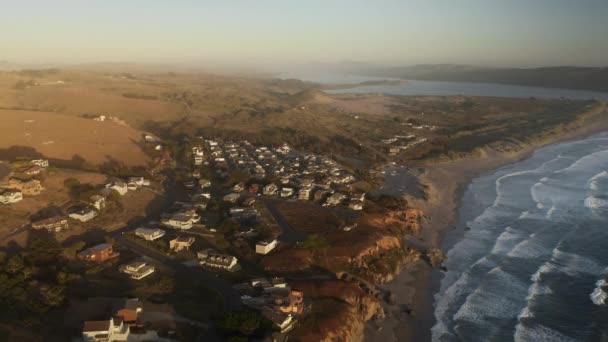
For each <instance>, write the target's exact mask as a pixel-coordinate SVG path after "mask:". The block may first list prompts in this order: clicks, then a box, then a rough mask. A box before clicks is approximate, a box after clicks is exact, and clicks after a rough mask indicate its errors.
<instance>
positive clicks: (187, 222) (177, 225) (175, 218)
mask: <svg viewBox="0 0 608 342" xmlns="http://www.w3.org/2000/svg"><path fill="white" fill-rule="evenodd" d="M161 223H162V224H163V225H165V226H167V227H170V228H174V229H191V228H192V224H193V223H194V222H193V220H192V217H191V216H190V215H186V214H183V213H178V214H175V215H172V216H171V217H170V218H168V219H165V220H162V221H161Z"/></svg>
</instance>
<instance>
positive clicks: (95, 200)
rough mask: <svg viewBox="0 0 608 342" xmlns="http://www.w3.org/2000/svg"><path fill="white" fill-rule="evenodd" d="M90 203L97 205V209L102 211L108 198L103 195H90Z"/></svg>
mask: <svg viewBox="0 0 608 342" xmlns="http://www.w3.org/2000/svg"><path fill="white" fill-rule="evenodd" d="M89 204H90V205H92V206H93V207H95V209H97V210H99V211H101V210H102V209H103V208H105V207H106V199H105V197H103V196H101V195H93V196H91V197H89Z"/></svg>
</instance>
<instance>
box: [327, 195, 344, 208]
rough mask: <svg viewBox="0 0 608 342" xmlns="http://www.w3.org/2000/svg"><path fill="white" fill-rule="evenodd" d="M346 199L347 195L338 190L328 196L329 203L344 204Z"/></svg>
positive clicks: (332, 204) (331, 204)
mask: <svg viewBox="0 0 608 342" xmlns="http://www.w3.org/2000/svg"><path fill="white" fill-rule="evenodd" d="M345 199H346V195H344V194H341V193H339V192H336V193H335V194H333V195H331V196H329V197H328V198H327V205H330V206H336V205H340V204H342V202H344V200H345Z"/></svg>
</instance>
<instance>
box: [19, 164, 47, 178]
mask: <svg viewBox="0 0 608 342" xmlns="http://www.w3.org/2000/svg"><path fill="white" fill-rule="evenodd" d="M42 171H44V169H43V168H41V167H40V166H38V165H32V166H30V167H28V168H26V169H24V170H23V173H24V174H26V175H28V176H35V175H38V174H40V173H41V172H42Z"/></svg>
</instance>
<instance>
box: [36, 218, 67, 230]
mask: <svg viewBox="0 0 608 342" xmlns="http://www.w3.org/2000/svg"><path fill="white" fill-rule="evenodd" d="M32 228H34V229H36V230H40V229H46V230H48V231H49V232H60V231H62V230H64V229H68V228H69V225H68V218H67V217H65V216H54V217H50V218H47V219H44V220H39V221H36V222H32Z"/></svg>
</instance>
